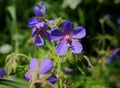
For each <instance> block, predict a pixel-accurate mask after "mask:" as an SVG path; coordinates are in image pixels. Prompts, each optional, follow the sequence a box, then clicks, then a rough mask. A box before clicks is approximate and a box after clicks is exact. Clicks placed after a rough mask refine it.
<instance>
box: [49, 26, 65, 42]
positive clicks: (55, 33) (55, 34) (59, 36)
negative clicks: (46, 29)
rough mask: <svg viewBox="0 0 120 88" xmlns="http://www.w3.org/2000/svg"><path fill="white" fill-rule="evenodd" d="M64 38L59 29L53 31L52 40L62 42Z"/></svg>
mask: <svg viewBox="0 0 120 88" xmlns="http://www.w3.org/2000/svg"><path fill="white" fill-rule="evenodd" d="M62 37H63V33H62V32H61V31H60V30H59V29H58V28H54V29H53V30H52V31H51V39H52V40H60V39H62Z"/></svg>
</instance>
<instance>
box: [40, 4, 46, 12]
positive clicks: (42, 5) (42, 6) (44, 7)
mask: <svg viewBox="0 0 120 88" xmlns="http://www.w3.org/2000/svg"><path fill="white" fill-rule="evenodd" d="M41 9H42V10H43V13H44V14H45V13H46V5H45V3H44V2H42V4H41Z"/></svg>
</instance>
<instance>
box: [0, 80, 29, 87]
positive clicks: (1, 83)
mask: <svg viewBox="0 0 120 88" xmlns="http://www.w3.org/2000/svg"><path fill="white" fill-rule="evenodd" d="M0 88H29V84H28V83H27V82H26V83H25V82H17V81H12V80H8V79H1V78H0Z"/></svg>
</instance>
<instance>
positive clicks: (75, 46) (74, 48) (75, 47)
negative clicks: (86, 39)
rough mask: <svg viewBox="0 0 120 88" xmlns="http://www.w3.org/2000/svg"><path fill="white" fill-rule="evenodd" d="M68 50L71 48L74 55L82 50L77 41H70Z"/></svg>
mask: <svg viewBox="0 0 120 88" xmlns="http://www.w3.org/2000/svg"><path fill="white" fill-rule="evenodd" d="M70 48H71V50H72V52H73V53H76V54H78V53H81V52H82V50H83V47H82V44H81V43H80V42H79V41H77V40H72V43H71V45H70Z"/></svg>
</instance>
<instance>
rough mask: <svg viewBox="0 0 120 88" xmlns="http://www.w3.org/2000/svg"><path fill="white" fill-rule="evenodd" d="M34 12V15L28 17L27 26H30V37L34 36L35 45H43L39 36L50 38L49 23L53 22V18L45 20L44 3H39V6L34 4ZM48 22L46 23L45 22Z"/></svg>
mask: <svg viewBox="0 0 120 88" xmlns="http://www.w3.org/2000/svg"><path fill="white" fill-rule="evenodd" d="M34 14H35V15H36V17H33V18H30V19H29V20H28V27H31V28H32V37H33V38H34V43H35V44H36V45H37V46H42V45H44V41H43V39H42V37H41V36H45V37H46V38H47V39H48V40H51V39H50V34H49V30H47V29H48V28H49V25H48V23H49V24H54V21H53V20H46V19H45V16H46V5H45V3H42V4H41V7H40V6H39V5H35V6H34ZM46 22H48V23H46Z"/></svg>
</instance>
